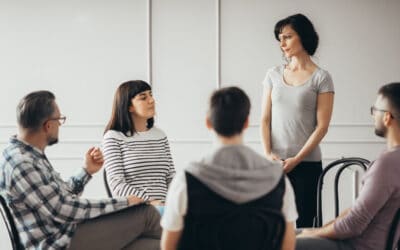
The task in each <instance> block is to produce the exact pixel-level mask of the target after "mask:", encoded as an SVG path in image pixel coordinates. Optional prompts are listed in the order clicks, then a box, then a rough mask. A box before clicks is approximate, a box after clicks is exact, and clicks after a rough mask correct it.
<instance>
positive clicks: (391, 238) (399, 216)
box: [385, 209, 400, 250]
mask: <svg viewBox="0 0 400 250" xmlns="http://www.w3.org/2000/svg"><path fill="white" fill-rule="evenodd" d="M399 228H400V209H398V210H397V213H396V214H395V216H394V219H393V222H392V225H391V226H390V231H389V235H388V238H387V241H386V248H385V249H386V250H393V249H399V250H400V239H396V233H397V231H398V229H399ZM396 240H397V243H396ZM395 247H396V248H395Z"/></svg>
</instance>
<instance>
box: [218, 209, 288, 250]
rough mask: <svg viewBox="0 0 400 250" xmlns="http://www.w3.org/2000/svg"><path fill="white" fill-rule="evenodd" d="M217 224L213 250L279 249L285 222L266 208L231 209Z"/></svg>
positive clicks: (277, 213)
mask: <svg viewBox="0 0 400 250" xmlns="http://www.w3.org/2000/svg"><path fill="white" fill-rule="evenodd" d="M216 223H218V226H217V227H216V228H217V230H216V232H215V233H216V235H215V238H216V246H215V248H214V249H216V250H235V249H252V250H278V249H281V245H282V240H283V237H284V234H285V226H286V222H285V219H284V217H283V215H282V214H281V213H280V212H278V211H275V210H272V209H267V208H255V209H253V210H250V211H249V210H246V211H245V212H243V211H241V210H240V209H237V210H234V211H232V212H230V213H228V214H227V215H225V216H224V217H222V218H220V219H219V220H218V221H217V222H216Z"/></svg>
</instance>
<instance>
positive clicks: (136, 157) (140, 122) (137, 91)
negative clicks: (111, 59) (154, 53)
mask: <svg viewBox="0 0 400 250" xmlns="http://www.w3.org/2000/svg"><path fill="white" fill-rule="evenodd" d="M154 114H155V102H154V98H153V96H152V92H151V86H150V85H149V84H148V83H146V82H144V81H140V80H136V81H128V82H124V83H122V84H121V85H120V86H119V87H118V89H117V91H116V93H115V96H114V104H113V108H112V114H111V118H110V120H109V122H108V125H107V127H106V129H105V132H104V137H103V153H104V166H105V170H106V173H107V179H108V183H109V186H110V190H111V193H112V195H113V196H128V195H135V196H137V197H138V198H139V199H142V200H143V201H144V202H148V203H150V204H152V205H155V206H156V207H157V208H158V209H159V210H160V213H161V214H162V211H163V206H164V202H165V197H166V195H167V190H168V186H169V183H170V182H171V180H172V178H173V176H174V174H175V169H174V164H173V161H172V157H171V152H170V148H169V143H168V139H167V136H166V135H165V133H164V132H163V131H162V130H160V129H159V128H156V127H154V126H153V125H154Z"/></svg>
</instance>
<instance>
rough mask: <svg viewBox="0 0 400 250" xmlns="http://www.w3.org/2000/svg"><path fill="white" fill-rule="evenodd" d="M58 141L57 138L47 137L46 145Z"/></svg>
mask: <svg viewBox="0 0 400 250" xmlns="http://www.w3.org/2000/svg"><path fill="white" fill-rule="evenodd" d="M57 142H58V138H54V137H49V138H47V146H51V145H54V144H56V143H57Z"/></svg>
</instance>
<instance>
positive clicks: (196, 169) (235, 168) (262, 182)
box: [186, 145, 283, 204]
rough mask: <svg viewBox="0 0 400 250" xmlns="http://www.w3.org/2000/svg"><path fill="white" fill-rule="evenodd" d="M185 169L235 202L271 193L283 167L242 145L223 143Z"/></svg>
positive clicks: (238, 202) (244, 201)
mask: <svg viewBox="0 0 400 250" xmlns="http://www.w3.org/2000/svg"><path fill="white" fill-rule="evenodd" d="M186 171H187V172H189V173H190V174H192V175H193V176H195V177H196V178H197V179H199V180H200V181H201V182H202V183H203V184H205V185H206V186H208V187H209V188H210V189H211V190H213V191H214V192H216V193H217V194H219V195H221V196H222V197H224V198H225V199H227V200H230V201H232V202H234V203H237V204H240V203H246V202H249V201H252V200H255V199H257V198H260V197H262V196H263V195H265V194H267V193H269V192H271V191H272V190H273V189H274V188H275V187H276V185H277V184H278V182H279V181H280V179H281V177H282V174H283V170H282V165H281V164H280V163H279V162H272V161H269V160H267V159H266V158H265V157H263V156H261V155H259V154H258V153H256V152H254V151H253V150H252V149H250V148H248V147H246V146H244V145H229V146H222V147H221V148H219V149H218V150H217V151H215V152H214V153H213V154H211V155H210V156H208V157H205V158H204V159H203V160H201V161H200V162H193V163H191V164H189V166H188V168H187V169H186Z"/></svg>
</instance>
